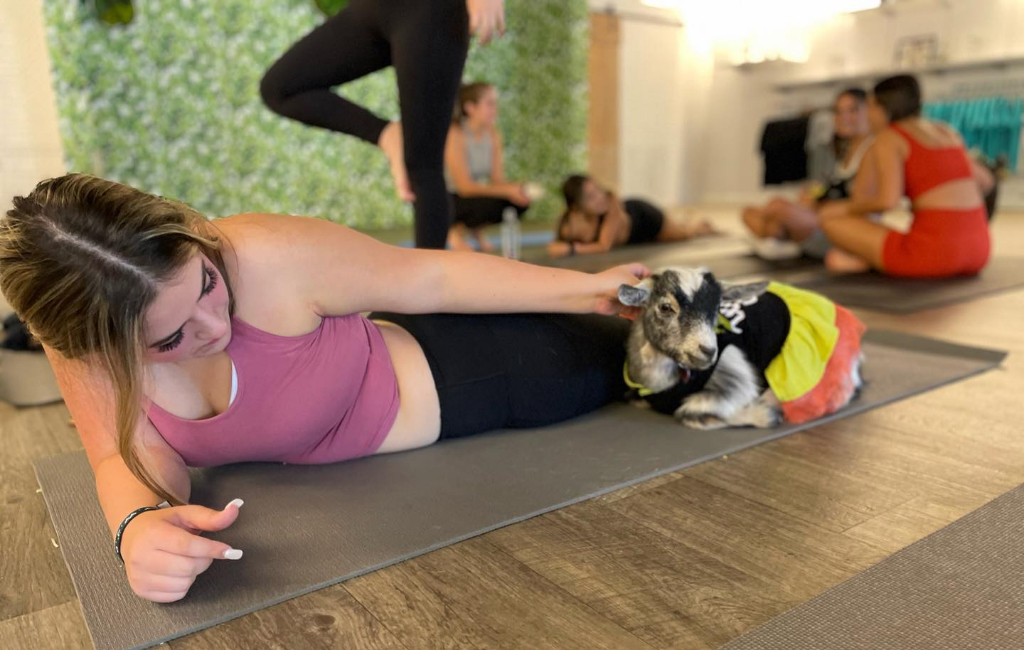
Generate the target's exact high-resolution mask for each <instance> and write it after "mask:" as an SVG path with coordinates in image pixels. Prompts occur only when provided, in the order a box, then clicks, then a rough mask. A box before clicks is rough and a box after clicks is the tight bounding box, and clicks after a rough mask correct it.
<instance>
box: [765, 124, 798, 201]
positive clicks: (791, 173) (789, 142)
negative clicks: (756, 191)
mask: <svg viewBox="0 0 1024 650" xmlns="http://www.w3.org/2000/svg"><path fill="white" fill-rule="evenodd" d="M807 123H808V117H806V116H805V117H797V118H793V119H787V120H773V121H771V122H768V123H766V124H765V125H764V132H763V133H762V134H761V153H762V154H763V155H764V184H765V185H778V184H780V183H787V182H789V181H800V180H803V179H805V178H807V151H806V150H805V148H804V143H805V142H806V141H807Z"/></svg>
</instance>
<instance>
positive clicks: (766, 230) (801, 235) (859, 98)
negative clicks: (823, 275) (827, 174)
mask: <svg viewBox="0 0 1024 650" xmlns="http://www.w3.org/2000/svg"><path fill="white" fill-rule="evenodd" d="M832 111H833V114H834V115H835V136H836V154H837V160H836V166H835V170H834V172H833V174H832V176H831V178H829V179H828V180H827V183H821V182H815V183H809V184H808V185H807V186H805V187H804V190H803V191H802V192H801V193H800V198H798V199H797V200H796V201H790V200H788V199H784V198H781V197H776V198H774V199H772V200H771V201H769V202H768V203H767V204H766V205H764V206H761V207H749V208H747V209H746V210H744V211H743V223H745V224H746V226H747V228H749V229H750V231H751V232H752V233H753V234H754V236H755V237H758V238H761V239H776V240H790V241H794V242H796V243H798V244H800V247H801V249H802V250H803V252H804V254H805V255H810V256H812V257H819V258H820V257H825V253H827V252H828V249H829V247H830V244H829V241H828V239H827V238H826V237H825V235H824V233H822V231H821V228H820V227H819V225H818V209H819V208H820V207H821V206H822V205H824V204H825V203H827V202H828V201H836V200H839V199H846V198H849V196H850V192H851V187H850V186H851V184H852V182H853V179H854V177H855V176H856V175H857V170H858V169H859V168H860V163H861V160H862V159H863V158H864V154H865V153H866V152H867V150H868V148H870V146H871V142H872V137H871V127H870V125H869V124H868V111H867V93H866V92H864V91H863V90H861V89H860V88H848V89H846V90H844V91H843V92H841V93H839V95H838V96H837V97H836V102H835V105H834V106H833V109H832Z"/></svg>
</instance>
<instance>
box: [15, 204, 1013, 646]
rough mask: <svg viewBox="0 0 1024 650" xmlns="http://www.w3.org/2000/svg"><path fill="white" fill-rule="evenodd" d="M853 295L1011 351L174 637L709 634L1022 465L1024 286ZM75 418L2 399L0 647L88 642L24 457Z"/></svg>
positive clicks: (999, 234)
mask: <svg viewBox="0 0 1024 650" xmlns="http://www.w3.org/2000/svg"><path fill="white" fill-rule="evenodd" d="M994 231H995V234H994V239H995V242H996V252H997V254H1003V255H1006V254H1019V251H1022V250H1024V246H1022V244H1024V215H1019V216H1016V215H1015V216H1007V215H1000V216H999V218H998V219H997V220H996V223H995V228H994ZM859 313H860V315H861V316H862V317H863V318H864V319H865V321H866V322H867V323H868V325H869V326H873V327H885V328H891V329H899V330H905V331H910V332H914V333H919V334H925V335H929V336H934V337H937V338H942V339H946V340H950V341H955V342H961V343H965V344H973V345H981V346H989V347H997V348H1005V349H1009V350H1010V351H1011V355H1010V357H1009V359H1008V360H1007V362H1006V363H1005V365H1004V367H1003V368H1001V369H998V370H996V371H993V372H988V373H985V374H983V375H981V376H978V377H974V378H972V379H969V380H966V381H963V382H960V383H956V384H953V385H951V386H946V387H944V388H941V389H938V390H935V391H932V392H929V393H926V394H924V395H920V396H917V397H914V398H911V399H909V400H905V401H902V402H898V403H896V404H893V405H890V406H887V407H884V408H881V409H876V410H873V411H870V412H868V413H865V414H863V415H859V416H856V417H852V418H848V419H844V420H841V421H839V422H836V423H833V424H829V425H825V426H822V427H818V428H816V429H814V430H811V431H808V432H804V433H798V434H795V435H792V436H789V437H787V438H783V439H780V440H777V441H774V442H771V443H768V444H765V445H762V446H760V447H756V448H753V449H750V450H747V451H744V452H740V453H737V454H734V455H731V456H728V457H723V458H720V459H717V460H714V461H710V462H707V463H704V464H702V465H698V466H696V467H692V468H690V469H687V470H683V471H680V472H676V473H674V474H670V475H667V476H663V477H660V478H658V479H654V480H651V481H648V482H646V483H642V484H639V485H636V486H633V487H630V488H627V489H625V490H621V491H619V492H615V493H612V494H609V495H605V496H603V497H600V498H597V499H593V500H591V501H587V502H584V503H581V504H578V505H575V506H571V507H568V508H565V509H563V510H560V511H557V512H553V513H550V514H547V515H544V516H541V517H537V518H535V519H532V520H529V521H525V522H523V523H520V524H516V525H514V526H509V527H507V528H504V529H501V530H498V531H495V532H492V533H489V534H487V535H483V536H481V537H477V538H475V539H471V540H468V541H466V542H463V543H460V544H456V545H453V546H450V547H447V548H444V549H441V550H438V551H436V552H433V553H430V554H428V555H425V556H422V557H420V558H417V559H414V560H410V561H407V562H403V563H401V564H399V565H396V566H393V567H390V568H387V569H384V570H381V571H378V572H376V573H373V574H370V575H367V576H364V577H361V578H358V579H355V580H352V581H350V582H347V583H345V584H342V585H336V586H334V587H331V588H328V589H324V590H322V591H319V592H316V593H313V594H309V595H307V596H303V597H301V598H297V599H294V600H292V601H289V602H286V603H283V604H281V605H278V606H276V607H271V608H268V609H265V610H263V611H259V612H256V613H253V614H250V615H248V616H245V617H243V618H241V619H237V620H235V621H232V622H229V623H226V624H224V625H219V626H217V627H214V628H211V629H209V630H206V631H203V632H199V633H197V634H194V635H191V636H189V637H185V638H183V639H179V640H177V641H174V642H172V643H170V644H169V645H170V647H171V648H173V650H200V649H211V650H220V649H224V650H227V649H232V650H234V649H236V648H243V647H249V648H273V649H278V648H280V649H285V648H313V649H315V648H324V649H326V648H346V649H349V648H351V649H360V648H374V649H384V648H387V649H403V648H404V649H409V650H413V649H418V648H453V649H455V648H458V649H460V650H461V649H466V648H529V649H531V650H533V649H538V650H539V649H543V648H558V649H571V648H580V649H588V650H589V649H596V648H614V649H616V650H629V649H633V648H636V649H641V650H643V649H650V648H665V649H674V650H684V649H685V650H691V649H694V650H696V649H704V648H707V649H711V648H716V647H718V646H720V645H722V644H723V643H725V642H726V641H728V640H730V639H732V638H734V637H736V636H738V635H740V634H742V633H744V632H746V631H748V630H750V629H752V628H753V627H755V626H757V625H759V624H760V623H763V622H764V621H766V620H767V619H769V618H770V617H772V616H774V615H776V614H778V613H780V612H782V611H784V610H786V609H788V608H790V607H793V606H795V605H798V604H800V603H802V602H805V601H806V600H808V599H810V598H812V597H813V596H815V595H816V594H818V593H820V592H822V591H823V590H825V589H827V588H829V587H830V586H832V585H834V584H836V583H838V582H840V581H842V580H844V579H846V578H848V577H850V576H852V575H853V574H855V573H857V572H859V571H861V570H863V569H865V568H867V567H869V566H871V565H872V564H874V563H876V562H878V561H880V560H882V559H883V558H885V557H886V556H887V555H889V554H891V553H893V552H894V551H896V550H898V549H900V548H902V547H904V546H905V545H907V544H909V543H911V542H913V541H915V540H917V539H920V538H921V537H923V536H925V535H927V534H929V533H931V532H933V531H935V530H937V529H938V528H940V527H942V526H944V525H945V524H947V523H949V522H951V521H953V520H954V519H957V518H959V517H961V516H962V515H964V514H966V513H967V512H969V511H971V510H973V509H975V508H977V507H978V506H980V505H982V504H984V503H985V502H987V501H988V500H990V499H992V498H994V497H995V496H997V495H999V494H1001V493H1003V492H1005V491H1006V490H1009V489H1010V488H1012V487H1014V486H1016V485H1017V484H1019V483H1021V482H1024V437H1022V436H1021V435H1020V431H1021V425H1020V421H1021V415H1022V411H1024V409H1022V408H1021V398H1020V396H1021V395H1022V394H1024V327H1022V326H1021V322H1022V319H1024V292H1021V291H1018V292H1011V293H1005V294H1001V295H997V296H991V297H988V298H984V299H980V300H978V301H975V302H973V303H968V304H961V305H954V306H950V307H946V308H942V309H938V310H934V311H929V312H922V313H918V314H913V315H909V316H889V315H883V314H878V313H872V312H867V311H861V312H859ZM874 371H875V372H879V371H881V370H880V369H877V368H876V369H875V370H874ZM67 417H68V414H67V411H66V409H65V408H64V407H63V406H62V405H57V406H50V407H45V408H33V409H24V410H18V409H14V408H11V407H8V406H5V405H0V440H2V445H3V455H2V456H0V553H2V555H0V648H4V649H22V648H25V649H28V648H32V649H40V650H45V649H50V648H53V649H58V648H59V649H61V650H67V649H72V648H90V647H91V643H90V641H89V638H88V634H87V632H86V630H85V626H84V623H83V621H82V617H81V613H80V611H79V608H78V603H77V601H76V597H75V593H74V589H73V587H72V584H71V580H70V578H69V577H68V574H67V571H66V569H65V567H64V563H63V561H62V559H61V556H60V551H59V549H57V548H56V544H55V542H54V541H53V538H54V537H55V535H54V533H53V529H52V526H51V525H50V523H49V519H48V517H47V514H46V511H45V508H44V505H43V501H42V498H41V496H40V494H39V493H37V486H36V482H35V478H34V475H33V473H32V469H31V462H32V460H33V459H35V458H39V457H42V456H47V455H52V454H55V453H60V452H63V451H68V450H72V449H76V448H78V447H79V446H80V445H79V443H78V440H77V436H76V434H75V431H74V430H73V429H71V428H70V427H68V426H67Z"/></svg>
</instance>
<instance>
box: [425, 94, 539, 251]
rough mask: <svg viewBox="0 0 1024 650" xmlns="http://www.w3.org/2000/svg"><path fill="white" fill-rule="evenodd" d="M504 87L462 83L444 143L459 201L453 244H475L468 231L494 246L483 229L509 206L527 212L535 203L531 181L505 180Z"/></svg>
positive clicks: (450, 239)
mask: <svg viewBox="0 0 1024 650" xmlns="http://www.w3.org/2000/svg"><path fill="white" fill-rule="evenodd" d="M497 120H498V91H497V90H495V88H494V86H492V85H490V84H487V83H482V82H476V83H471V84H467V85H465V86H462V87H461V88H460V89H459V96H458V100H457V102H456V105H455V117H454V119H453V120H452V125H451V127H450V128H449V129H448V142H447V143H446V145H445V149H444V163H445V178H446V180H447V182H448V191H449V192H451V195H452V204H453V207H454V210H453V214H454V216H453V218H452V226H451V228H450V229H449V231H448V247H449V248H451V249H452V250H466V251H468V250H472V246H470V244H469V242H467V241H466V234H467V231H468V232H469V234H471V235H472V236H473V239H475V240H476V242H477V245H478V246H479V247H480V249H481V250H484V251H491V250H494V246H492V245H491V244H490V242H488V241H487V238H486V237H483V235H482V233H481V230H482V229H483V227H484V226H486V225H488V224H496V223H501V220H502V215H503V213H504V212H505V209H506V208H510V207H511V208H514V209H515V211H516V215H517V216H521V215H522V214H523V212H525V211H526V209H527V208H529V207H530V199H531V197H530V196H528V191H529V192H533V191H535V190H529V189H528V188H531V187H533V185H532V184H531V183H515V182H511V181H507V180H505V164H504V162H503V160H504V154H503V150H502V142H501V133H499V132H498V129H497V126H496V122H497Z"/></svg>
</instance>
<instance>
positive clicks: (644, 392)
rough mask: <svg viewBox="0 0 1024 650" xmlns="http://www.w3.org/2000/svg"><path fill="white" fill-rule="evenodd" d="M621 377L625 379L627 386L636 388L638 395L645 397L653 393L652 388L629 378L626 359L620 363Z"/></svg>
mask: <svg viewBox="0 0 1024 650" xmlns="http://www.w3.org/2000/svg"><path fill="white" fill-rule="evenodd" d="M622 379H623V380H625V382H626V385H627V386H629V387H630V388H632V389H634V390H636V392H637V394H638V395H640V397H647V396H648V395H653V394H654V391H653V390H651V389H650V388H644V385H643V384H638V383H636V382H635V381H633V380H632V379H631V378H630V376H629V361H626V362H625V363H624V364H622Z"/></svg>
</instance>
